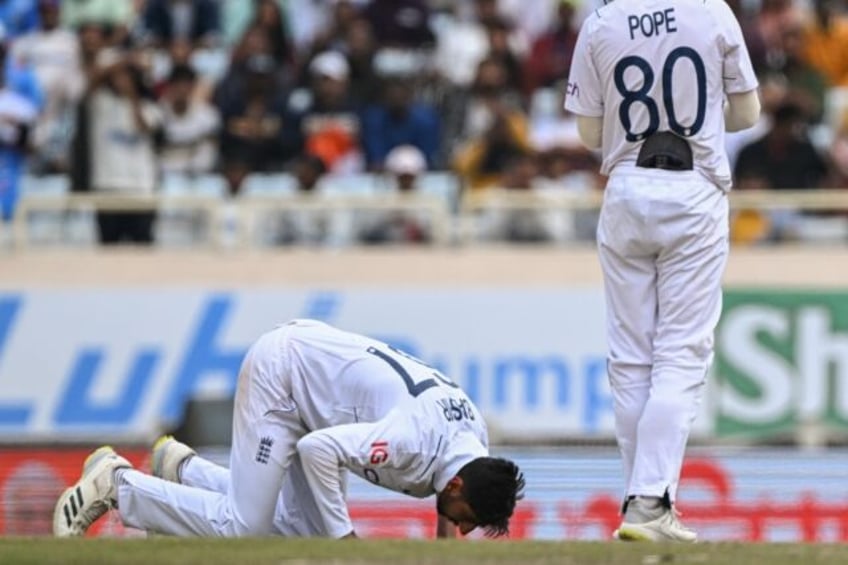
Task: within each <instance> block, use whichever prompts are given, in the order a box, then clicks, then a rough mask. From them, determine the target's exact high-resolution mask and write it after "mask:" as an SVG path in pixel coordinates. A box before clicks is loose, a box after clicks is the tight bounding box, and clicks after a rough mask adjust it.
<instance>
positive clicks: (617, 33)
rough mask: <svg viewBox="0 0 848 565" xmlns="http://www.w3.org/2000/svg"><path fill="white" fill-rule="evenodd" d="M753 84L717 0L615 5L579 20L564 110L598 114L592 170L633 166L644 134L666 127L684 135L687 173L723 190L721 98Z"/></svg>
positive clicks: (629, 0) (738, 39)
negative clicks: (596, 164) (597, 154)
mask: <svg viewBox="0 0 848 565" xmlns="http://www.w3.org/2000/svg"><path fill="white" fill-rule="evenodd" d="M757 86H758V84H757V79H756V76H755V75H754V69H753V67H752V65H751V60H750V57H749V55H748V50H747V48H746V46H745V42H744V40H743V38H742V31H741V29H740V27H739V22H738V21H737V20H736V18H735V16H734V15H733V13H732V12H731V10H730V8H729V7H728V6H727V4H726V3H725V2H724V0H615V1H613V2H610V3H608V4H606V5H605V6H603V7H601V8H599V9H598V10H596V11H594V12H593V13H592V14H590V15H589V17H587V18H586V20H585V21H584V22H583V26H582V28H581V30H580V34H579V36H578V39H577V45H576V47H575V50H574V57H573V60H572V65H571V74H570V76H569V79H568V87H567V91H566V99H565V107H566V109H567V110H569V111H571V112H574V113H576V114H578V115H583V116H590V117H603V139H602V153H603V163H602V165H601V173H602V174H605V175H609V174H610V173H611V172H612V171H613V170H614V169H618V168H621V167H633V166H635V163H636V156H637V154H638V152H639V148H640V147H641V145H642V141H643V140H644V139H645V137H646V136H647V135H648V134H650V133H652V132H656V131H669V130H670V131H673V132H675V133H677V134H678V135H681V136H683V137H685V138H687V139H688V141H689V143H690V144H691V146H692V153H693V157H694V165H695V170H697V171H699V172H700V173H701V174H703V175H704V176H706V177H707V178H709V179H710V180H711V181H712V182H714V183H715V184H717V185H718V186H720V187H721V188H722V189H724V190H729V189H730V185H731V173H730V165H729V163H728V160H727V155H726V152H725V145H724V113H723V104H724V100H725V94H734V93H742V92H749V91H751V90H754V89H755V88H757Z"/></svg>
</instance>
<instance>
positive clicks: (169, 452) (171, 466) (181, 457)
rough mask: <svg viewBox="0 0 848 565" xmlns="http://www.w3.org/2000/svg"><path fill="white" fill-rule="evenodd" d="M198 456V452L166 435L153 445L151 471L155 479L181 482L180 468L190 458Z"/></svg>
mask: <svg viewBox="0 0 848 565" xmlns="http://www.w3.org/2000/svg"><path fill="white" fill-rule="evenodd" d="M195 455H197V452H196V451H195V450H193V449H192V448H190V447H189V446H187V445H186V444H184V443H181V442H179V441H177V440H175V439H174V436H169V435H164V436H162V437H160V438H159V439H157V440H156V443H154V444H153V449H152V455H151V458H150V459H151V461H150V466H151V471H152V473H153V476H154V477H159V478H160V479H165V480H166V481H171V482H172V483H179V482H180V467H181V466H182V464H183V462H184V461H185V460H186V459H188V458H189V457H193V456H195Z"/></svg>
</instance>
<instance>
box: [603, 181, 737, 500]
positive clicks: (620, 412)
mask: <svg viewBox="0 0 848 565" xmlns="http://www.w3.org/2000/svg"><path fill="white" fill-rule="evenodd" d="M727 200H728V199H727V194H726V193H725V192H723V191H722V190H720V189H719V188H718V187H716V186H715V185H714V184H712V183H711V182H709V181H707V180H706V179H705V178H704V177H703V176H701V175H700V174H698V173H697V172H694V171H683V172H677V171H663V170H657V169H640V168H635V169H626V170H625V171H623V172H617V173H614V174H613V175H612V176H611V177H610V179H609V182H608V183H607V186H606V190H605V194H604V202H603V206H602V208H601V215H600V222H599V224H598V251H599V256H600V262H601V268H602V270H603V275H604V293H605V298H606V308H607V341H608V348H609V357H608V366H607V370H608V374H609V379H610V386H611V390H612V395H613V404H614V413H615V433H616V438H617V441H618V446H619V449H620V451H621V456H622V460H623V467H624V478H625V483H624V484H625V496H630V495H641V496H663V495H664V493H666V492H668V494H669V497H670V498H671V501H672V502H673V501H674V500H675V499H676V495H677V486H678V481H679V478H680V469H681V467H682V465H683V456H684V452H685V450H686V443H687V441H688V438H689V431H690V429H691V426H692V422H693V421H694V419H695V416H696V413H697V409H698V404H699V402H700V399H701V396H702V393H703V386H704V383H705V379H706V375H707V372H708V370H709V367H710V364H711V363H712V357H713V333H714V331H715V327H716V324H717V323H718V319H719V316H720V314H721V301H722V291H721V279H722V276H723V273H724V268H725V265H726V262H727V254H728V240H729V228H728V202H727Z"/></svg>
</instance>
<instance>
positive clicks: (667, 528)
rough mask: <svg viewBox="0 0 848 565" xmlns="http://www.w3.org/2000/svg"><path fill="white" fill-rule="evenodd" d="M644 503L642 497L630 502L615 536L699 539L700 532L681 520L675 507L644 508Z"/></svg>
mask: <svg viewBox="0 0 848 565" xmlns="http://www.w3.org/2000/svg"><path fill="white" fill-rule="evenodd" d="M643 505H644V501H643V500H642V499H640V498H636V499H634V500H631V501H630V502H628V507H627V512H626V513H625V515H624V521H623V522H622V523H621V525H620V526H619V527H618V529H617V530H616V531H615V532H614V533H613V537H615V538H617V539H620V540H622V541H676V542H684V543H693V542H696V541H698V534H697V533H696V532H695V531H694V530H692V529H690V528H687V527H686V526H684V525H683V524H682V523H681V522H680V519H679V518H678V512H677V510H675V509H674V508H673V507H672V508H666V507H664V506H659V507H655V508H650V507H648V508H644V507H643Z"/></svg>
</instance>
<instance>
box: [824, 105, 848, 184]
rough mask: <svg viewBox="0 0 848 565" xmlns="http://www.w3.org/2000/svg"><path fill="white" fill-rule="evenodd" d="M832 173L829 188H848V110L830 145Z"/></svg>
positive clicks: (829, 155)
mask: <svg viewBox="0 0 848 565" xmlns="http://www.w3.org/2000/svg"><path fill="white" fill-rule="evenodd" d="M828 157H829V160H830V163H831V175H830V178H829V179H828V181H827V186H828V187H829V188H848V111H846V112H844V113H843V115H842V116H841V119H840V120H839V124H838V125H837V127H836V131H835V132H834V136H833V140H832V141H831V143H830V146H829V147H828Z"/></svg>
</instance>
